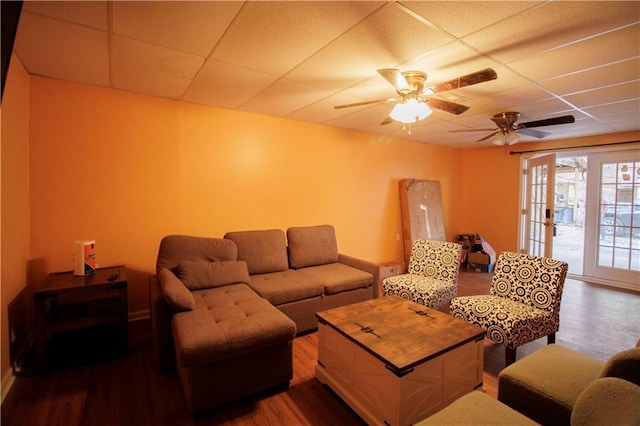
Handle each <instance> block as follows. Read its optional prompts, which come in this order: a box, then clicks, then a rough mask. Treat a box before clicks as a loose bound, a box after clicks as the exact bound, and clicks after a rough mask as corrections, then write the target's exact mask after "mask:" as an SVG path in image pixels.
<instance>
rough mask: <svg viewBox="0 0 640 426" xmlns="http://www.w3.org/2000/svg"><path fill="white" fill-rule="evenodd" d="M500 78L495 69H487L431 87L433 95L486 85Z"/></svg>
mask: <svg viewBox="0 0 640 426" xmlns="http://www.w3.org/2000/svg"><path fill="white" fill-rule="evenodd" d="M496 78H498V74H496V72H495V70H494V69H493V68H486V69H484V70H482V71H477V72H474V73H471V74H467V75H463V76H461V77H458V78H454V79H453V80H449V81H445V82H443V83H440V84H436V85H435V86H432V87H430V89H431V90H432V91H433V93H439V92H446V91H447V90H453V89H459V88H460V87H466V86H473V85H474V84H478V83H484V82H485V81H491V80H495V79H496Z"/></svg>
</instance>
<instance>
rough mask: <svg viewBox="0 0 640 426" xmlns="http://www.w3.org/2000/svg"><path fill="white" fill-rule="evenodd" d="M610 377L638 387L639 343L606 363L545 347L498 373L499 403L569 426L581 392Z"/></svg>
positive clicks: (560, 348)
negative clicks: (601, 379)
mask: <svg viewBox="0 0 640 426" xmlns="http://www.w3.org/2000/svg"><path fill="white" fill-rule="evenodd" d="M610 377H614V378H620V379H624V380H626V381H628V382H629V383H632V384H634V385H635V386H638V385H640V341H638V343H637V344H636V347H635V348H631V349H626V350H623V351H620V352H618V353H616V354H614V355H612V356H611V357H610V358H609V359H608V360H607V362H603V361H601V360H599V359H596V358H593V357H591V356H589V355H587V354H584V353H581V352H578V351H575V350H573V349H570V348H567V347H564V346H561V345H557V344H552V345H548V346H544V347H542V348H540V349H538V350H536V351H535V352H534V353H532V354H531V355H527V356H525V357H523V358H522V359H520V360H518V361H517V362H515V363H513V364H511V365H510V366H509V367H507V368H505V369H504V370H502V371H501V372H500V374H499V375H498V400H500V401H501V402H503V403H505V404H507V405H508V406H510V407H511V408H513V409H515V410H517V411H519V412H521V413H522V414H524V415H525V416H527V417H529V418H531V419H533V420H534V421H536V422H538V423H541V424H554V425H561V424H566V425H568V424H570V422H571V420H572V413H573V411H574V409H575V406H576V402H577V401H579V399H580V398H583V396H581V395H582V393H583V391H585V389H587V388H588V387H590V386H591V385H592V384H593V383H594V382H596V381H598V380H599V379H600V378H610ZM605 393H606V392H605ZM605 402H606V401H605ZM638 402H639V403H640V401H638ZM587 405H588V404H587ZM635 405H638V404H635ZM610 408H611V407H610ZM613 411H618V412H619V411H620V410H619V409H616V408H615V407H613ZM618 414H622V413H618ZM631 414H632V415H634V413H631ZM612 415H613V414H611V416H612ZM612 418H613V417H612ZM571 423H572V422H571ZM611 424H616V423H615V422H613V423H611Z"/></svg>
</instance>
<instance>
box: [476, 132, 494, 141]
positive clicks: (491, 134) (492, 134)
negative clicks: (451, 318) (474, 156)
mask: <svg viewBox="0 0 640 426" xmlns="http://www.w3.org/2000/svg"><path fill="white" fill-rule="evenodd" d="M498 133H500V131H499V130H496V131H495V132H493V133H489V134H488V135H487V136H485V137H484V138H481V139H478V140H477V141H476V142H482V141H486V140H487V139H489V138H492V137H494V136H495V135H497V134H498Z"/></svg>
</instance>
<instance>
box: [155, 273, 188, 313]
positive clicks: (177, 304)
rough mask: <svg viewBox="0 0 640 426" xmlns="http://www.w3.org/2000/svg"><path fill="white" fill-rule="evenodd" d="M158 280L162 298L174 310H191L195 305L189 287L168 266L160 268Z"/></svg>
mask: <svg viewBox="0 0 640 426" xmlns="http://www.w3.org/2000/svg"><path fill="white" fill-rule="evenodd" d="M158 281H160V288H161V289H162V296H163V297H164V300H165V301H166V302H167V303H168V304H169V306H171V307H172V308H173V309H175V310H176V311H192V310H194V309H195V307H196V302H195V299H194V298H193V294H192V293H191V292H190V291H189V289H188V288H187V287H186V286H185V285H184V284H183V283H182V281H180V280H179V279H178V277H176V276H175V275H174V274H173V272H171V271H170V270H169V269H168V268H161V269H160V271H159V272H158Z"/></svg>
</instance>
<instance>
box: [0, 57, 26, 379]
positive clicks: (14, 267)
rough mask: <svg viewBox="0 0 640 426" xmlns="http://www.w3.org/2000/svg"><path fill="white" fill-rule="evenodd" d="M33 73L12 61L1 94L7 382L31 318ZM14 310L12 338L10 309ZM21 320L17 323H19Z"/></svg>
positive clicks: (1, 269)
mask: <svg viewBox="0 0 640 426" xmlns="http://www.w3.org/2000/svg"><path fill="white" fill-rule="evenodd" d="M29 86H30V85H29V75H28V74H27V73H26V71H25V70H24V68H23V67H22V64H21V63H20V61H19V60H17V58H16V57H13V58H12V59H11V64H10V67H9V72H8V73H7V81H6V86H5V89H4V95H3V98H2V111H1V113H2V139H1V141H0V152H1V166H0V167H1V173H2V177H1V179H0V181H1V186H2V192H1V201H0V205H1V216H0V219H1V222H2V227H1V235H2V244H1V247H0V253H1V255H0V258H1V260H0V262H1V263H0V283H1V285H0V287H1V297H0V300H1V303H0V305H1V308H2V309H1V315H2V316H1V317H0V324H1V329H2V333H1V339H2V340H0V348H1V349H0V358H1V360H2V361H1V363H0V364H1V365H0V368H1V370H0V371H1V372H2V379H3V384H4V381H5V379H6V378H7V377H8V375H9V372H10V371H9V367H10V363H9V350H10V347H11V346H12V345H10V344H9V342H10V341H14V339H16V338H19V337H21V338H22V339H24V338H25V336H24V334H25V332H24V331H25V328H26V324H24V323H25V322H26V323H28V322H29V320H30V319H31V318H32V315H30V311H29V307H28V306H25V305H24V302H25V299H26V298H24V297H18V296H19V295H20V294H21V292H22V290H24V289H25V288H26V287H27V263H28V260H29ZM10 310H11V313H12V317H11V319H12V324H11V326H12V329H14V333H13V334H12V337H10V335H11V334H10V332H9V311H10ZM16 322H18V323H16Z"/></svg>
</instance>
